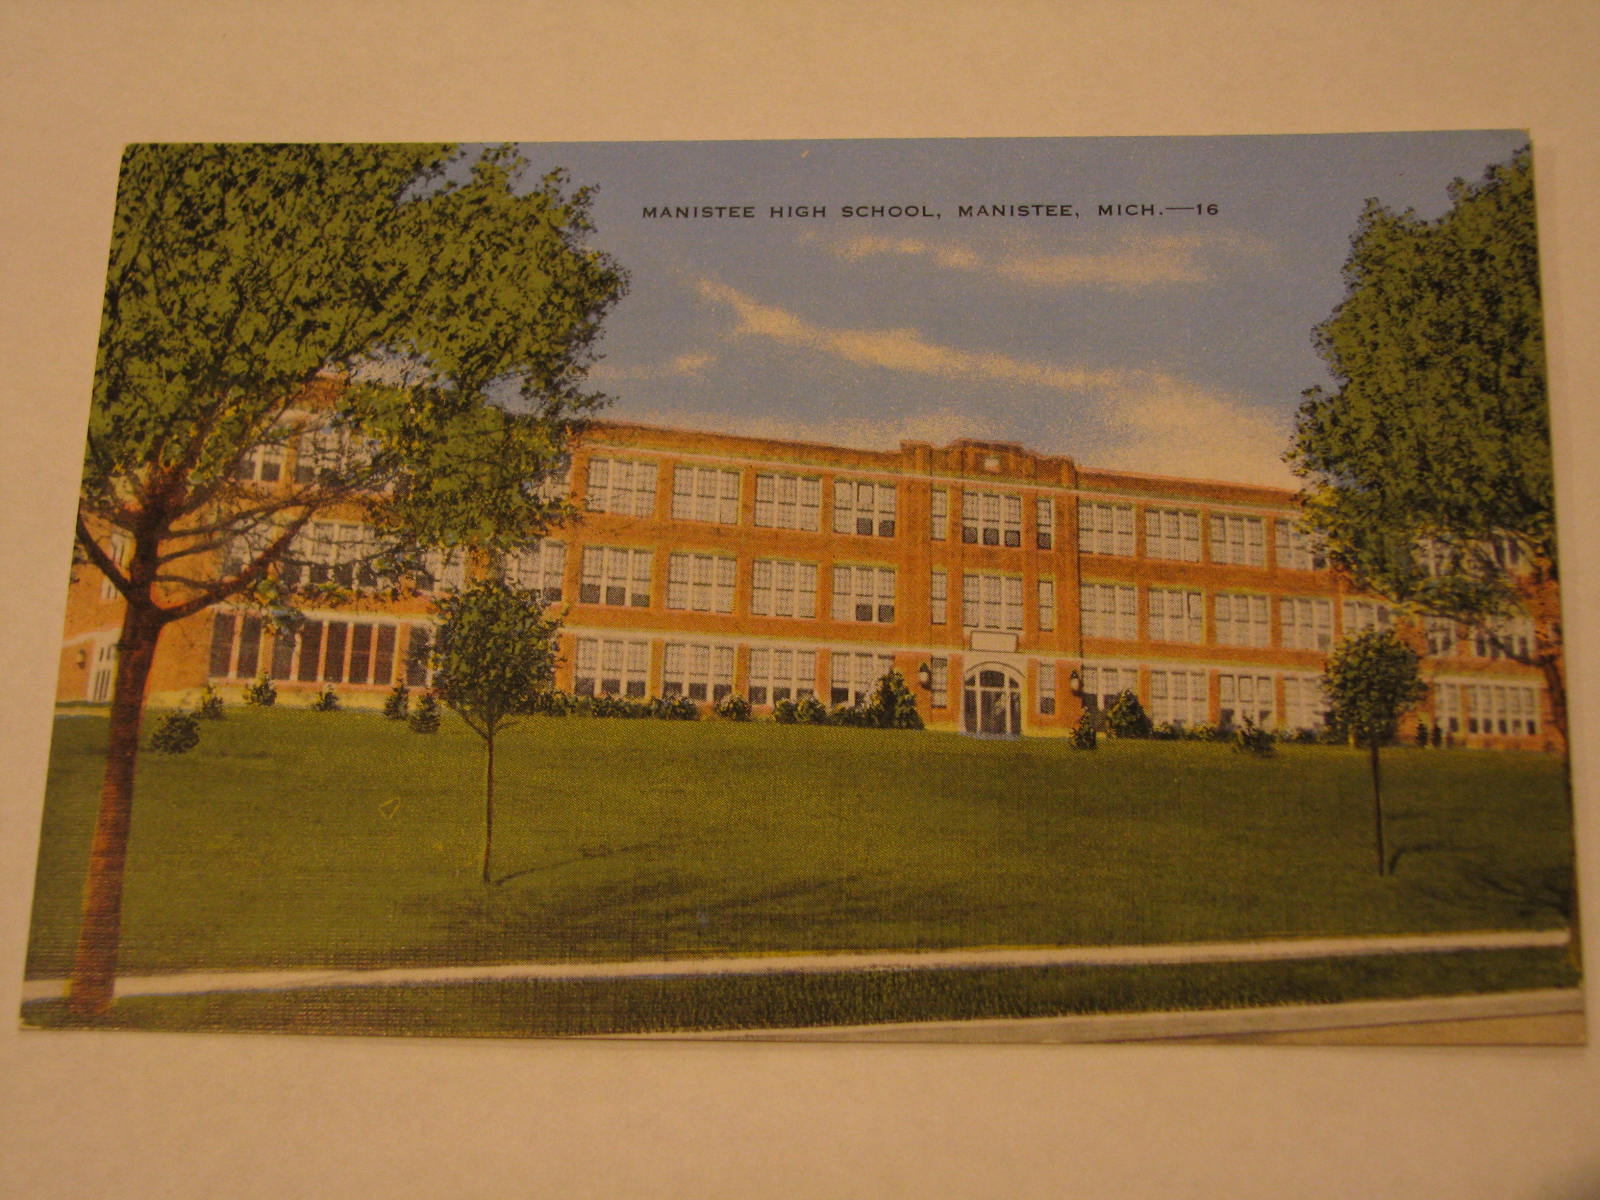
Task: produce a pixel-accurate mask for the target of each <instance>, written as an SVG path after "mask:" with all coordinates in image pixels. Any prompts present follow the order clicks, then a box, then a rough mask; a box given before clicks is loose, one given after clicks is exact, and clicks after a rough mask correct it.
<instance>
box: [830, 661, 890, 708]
mask: <svg viewBox="0 0 1600 1200" xmlns="http://www.w3.org/2000/svg"><path fill="white" fill-rule="evenodd" d="M828 658H829V660H830V661H829V664H828V676H829V691H828V703H829V704H863V703H865V702H866V701H867V700H869V699H871V697H872V691H873V689H874V688H875V687H876V686H877V684H878V680H880V679H882V678H883V677H884V676H885V675H887V674H888V673H889V672H890V671H892V670H894V658H893V657H892V656H891V655H888V654H851V653H849V652H847V651H844V650H835V651H834V652H833V653H832V654H830V655H829V656H828Z"/></svg>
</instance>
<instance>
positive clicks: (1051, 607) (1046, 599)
mask: <svg viewBox="0 0 1600 1200" xmlns="http://www.w3.org/2000/svg"><path fill="white" fill-rule="evenodd" d="M1055 627H1056V581H1055V580H1054V579H1041V580H1039V628H1040V629H1043V630H1050V629H1054V628H1055Z"/></svg>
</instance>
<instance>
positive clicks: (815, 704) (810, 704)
mask: <svg viewBox="0 0 1600 1200" xmlns="http://www.w3.org/2000/svg"><path fill="white" fill-rule="evenodd" d="M794 719H795V720H796V721H798V722H800V723H801V724H802V725H826V724H827V723H828V710H827V709H826V708H824V707H822V701H821V700H818V699H817V698H816V697H815V696H805V697H803V698H802V699H801V701H800V703H799V704H796V705H795V706H794Z"/></svg>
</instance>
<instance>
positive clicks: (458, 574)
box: [417, 550, 467, 592]
mask: <svg viewBox="0 0 1600 1200" xmlns="http://www.w3.org/2000/svg"><path fill="white" fill-rule="evenodd" d="M466 585H467V556H466V554H465V553H463V552H462V551H460V550H429V551H428V552H427V553H426V554H424V555H423V556H422V569H421V570H420V571H419V572H418V573H417V590H418V591H423V592H435V591H438V590H440V589H441V588H455V589H457V590H460V589H461V588H463V587H465V586H466Z"/></svg>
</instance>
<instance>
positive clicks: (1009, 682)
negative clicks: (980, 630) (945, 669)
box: [961, 665, 1022, 737]
mask: <svg viewBox="0 0 1600 1200" xmlns="http://www.w3.org/2000/svg"><path fill="white" fill-rule="evenodd" d="M961 709H962V722H961V727H962V729H963V730H964V731H965V732H967V733H976V734H979V735H981V736H984V737H1021V736H1022V681H1021V680H1020V679H1018V678H1017V677H1016V676H1015V675H1014V674H1012V673H1011V672H1010V671H1008V670H1005V669H1004V668H1002V667H997V666H992V665H991V666H983V667H978V668H976V669H975V670H973V671H970V672H968V674H967V677H966V679H965V680H964V681H963V686H962V705H961Z"/></svg>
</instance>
